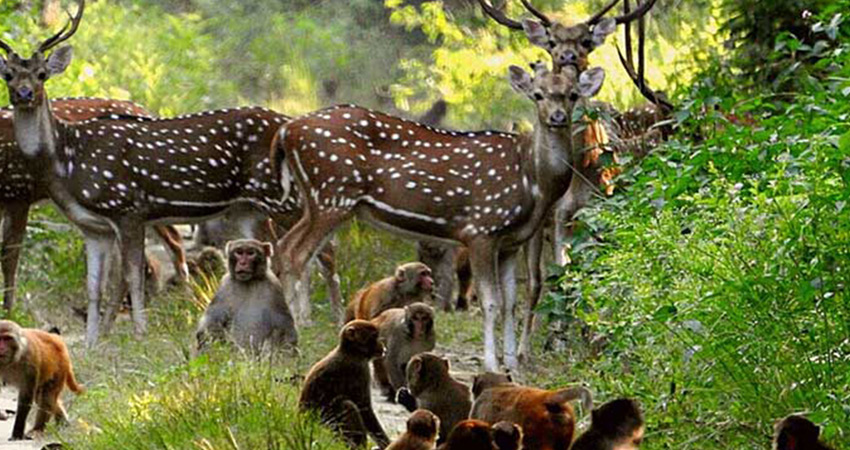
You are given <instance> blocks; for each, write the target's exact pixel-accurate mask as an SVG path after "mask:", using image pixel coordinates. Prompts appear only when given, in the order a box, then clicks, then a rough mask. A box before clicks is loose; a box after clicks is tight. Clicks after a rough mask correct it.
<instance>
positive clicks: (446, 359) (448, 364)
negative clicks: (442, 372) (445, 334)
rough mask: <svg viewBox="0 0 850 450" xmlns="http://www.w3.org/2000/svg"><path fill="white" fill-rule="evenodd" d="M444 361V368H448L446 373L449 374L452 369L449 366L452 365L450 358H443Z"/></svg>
mask: <svg viewBox="0 0 850 450" xmlns="http://www.w3.org/2000/svg"><path fill="white" fill-rule="evenodd" d="M442 360H443V365H444V366H446V372H448V371H449V369H450V367H449V366H450V365H451V364H450V363H449V359H448V358H442Z"/></svg>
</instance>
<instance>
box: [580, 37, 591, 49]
mask: <svg viewBox="0 0 850 450" xmlns="http://www.w3.org/2000/svg"><path fill="white" fill-rule="evenodd" d="M581 46H582V47H584V48H591V47H593V40H592V39H588V38H585V39H582V40H581Z"/></svg>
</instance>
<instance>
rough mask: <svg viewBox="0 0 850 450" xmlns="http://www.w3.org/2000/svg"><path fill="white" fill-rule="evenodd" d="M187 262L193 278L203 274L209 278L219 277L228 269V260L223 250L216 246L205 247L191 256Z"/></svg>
mask: <svg viewBox="0 0 850 450" xmlns="http://www.w3.org/2000/svg"><path fill="white" fill-rule="evenodd" d="M187 264H188V266H189V276H190V277H191V278H197V277H199V276H202V275H203V276H205V277H207V278H218V277H220V276H222V275H224V273H225V272H226V271H227V262H226V261H225V260H224V256H223V255H222V254H221V251H219V250H218V249H217V248H215V247H204V248H203V249H202V250H201V252H200V253H198V254H197V255H195V256H191V257H189V259H188V261H187Z"/></svg>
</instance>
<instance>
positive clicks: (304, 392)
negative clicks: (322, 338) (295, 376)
mask: <svg viewBox="0 0 850 450" xmlns="http://www.w3.org/2000/svg"><path fill="white" fill-rule="evenodd" d="M383 354H384V346H383V344H381V342H380V339H379V331H378V327H376V326H375V325H373V324H372V323H370V322H367V321H365V320H354V321H352V322H349V323H348V324H346V325H345V326H344V327H343V328H342V331H341V332H340V335H339V345H337V347H336V348H335V349H333V350H332V351H331V352H330V353H329V354H328V355H327V356H325V357H324V358H323V359H322V360H321V361H319V362H317V363H316V364H315V365H314V366H313V367H312V368H311V369H310V372H309V373H308V374H307V378H306V379H305V380H304V386H303V387H302V388H301V398H300V400H299V407H300V408H301V410H302V411H308V410H312V411H316V412H318V413H319V416H320V417H321V418H322V420H323V421H324V422H325V423H326V424H328V425H330V426H331V427H333V428H334V429H336V430H337V432H338V433H340V434H341V435H342V436H343V438H344V439H345V440H346V442H347V443H348V445H349V446H350V447H351V448H355V449H360V448H362V447H363V445H364V444H365V443H366V435H367V434H369V435H371V436H372V439H374V440H375V442H377V443H378V445H379V446H380V448H386V447H387V446H388V445H389V443H390V440H389V438H388V437H387V434H386V433H384V428H383V427H382V426H381V422H379V421H378V417H377V416H375V412H374V410H373V409H372V397H371V393H370V388H371V386H370V384H371V375H370V374H369V361H371V360H372V359H374V358H378V357H380V356H382V355H383Z"/></svg>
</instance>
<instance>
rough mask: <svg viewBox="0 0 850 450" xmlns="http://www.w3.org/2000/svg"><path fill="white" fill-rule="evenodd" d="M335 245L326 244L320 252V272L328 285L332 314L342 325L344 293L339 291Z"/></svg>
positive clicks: (331, 243)
mask: <svg viewBox="0 0 850 450" xmlns="http://www.w3.org/2000/svg"><path fill="white" fill-rule="evenodd" d="M334 247H335V246H334V243H333V242H328V243H327V244H325V246H324V248H322V251H321V252H319V255H318V259H319V271H320V272H321V273H322V278H324V279H325V283H326V284H327V285H328V296H329V297H330V300H331V312H332V313H333V316H334V318H335V319H336V321H337V323H338V324H342V319H343V309H342V292H340V289H339V274H338V273H337V272H336V255H335V253H334Z"/></svg>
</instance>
